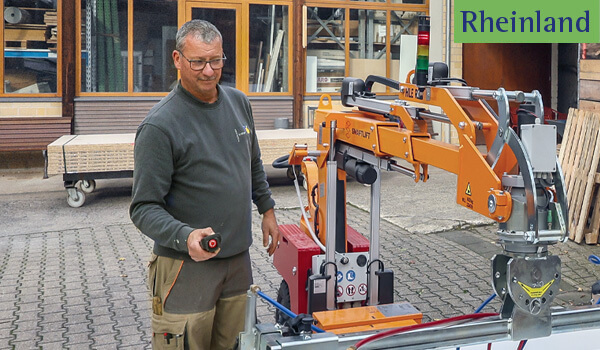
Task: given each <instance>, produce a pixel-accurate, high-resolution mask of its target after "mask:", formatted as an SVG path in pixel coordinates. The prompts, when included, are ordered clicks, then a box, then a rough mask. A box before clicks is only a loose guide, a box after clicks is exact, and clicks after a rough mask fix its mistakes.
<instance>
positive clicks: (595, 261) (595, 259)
mask: <svg viewBox="0 0 600 350" xmlns="http://www.w3.org/2000/svg"><path fill="white" fill-rule="evenodd" d="M588 260H589V261H590V262H591V263H592V264H596V265H600V258H599V257H598V256H596V255H594V254H592V255H590V256H588Z"/></svg>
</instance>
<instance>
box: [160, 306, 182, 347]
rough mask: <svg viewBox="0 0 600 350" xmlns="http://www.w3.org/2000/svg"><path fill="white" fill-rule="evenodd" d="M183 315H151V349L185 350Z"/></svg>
mask: <svg viewBox="0 0 600 350" xmlns="http://www.w3.org/2000/svg"><path fill="white" fill-rule="evenodd" d="M186 324H187V319H186V317H185V316H184V315H173V314H163V315H157V314H152V332H153V335H152V348H153V349H155V350H167V349H177V350H179V349H185V341H186V340H185V336H186V334H185V327H186Z"/></svg>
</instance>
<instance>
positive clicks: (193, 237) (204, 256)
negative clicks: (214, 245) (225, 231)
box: [187, 227, 221, 261]
mask: <svg viewBox="0 0 600 350" xmlns="http://www.w3.org/2000/svg"><path fill="white" fill-rule="evenodd" d="M214 233H215V232H214V231H213V230H212V228H210V227H207V228H199V229H195V230H194V231H192V233H190V235H189V236H188V239H187V247H188V252H189V254H190V258H192V260H194V261H204V260H208V259H210V258H213V257H215V256H216V255H217V254H218V253H219V251H220V250H221V248H219V249H218V250H217V251H215V252H213V253H209V252H207V251H206V250H204V249H202V247H201V246H200V241H201V240H202V238H204V237H206V236H210V235H212V234H214Z"/></svg>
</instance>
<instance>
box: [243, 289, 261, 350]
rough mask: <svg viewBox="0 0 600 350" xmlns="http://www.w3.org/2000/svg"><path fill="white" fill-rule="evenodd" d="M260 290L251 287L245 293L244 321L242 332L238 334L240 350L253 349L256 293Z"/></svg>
mask: <svg viewBox="0 0 600 350" xmlns="http://www.w3.org/2000/svg"><path fill="white" fill-rule="evenodd" d="M258 290H260V288H259V287H258V286H256V285H251V286H250V289H248V291H247V292H246V320H245V321H244V322H245V324H244V332H242V333H240V349H248V348H253V347H254V337H255V335H254V332H255V330H254V328H255V327H256V292H257V291H258Z"/></svg>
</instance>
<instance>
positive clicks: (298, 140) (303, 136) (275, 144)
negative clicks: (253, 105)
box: [256, 129, 317, 165]
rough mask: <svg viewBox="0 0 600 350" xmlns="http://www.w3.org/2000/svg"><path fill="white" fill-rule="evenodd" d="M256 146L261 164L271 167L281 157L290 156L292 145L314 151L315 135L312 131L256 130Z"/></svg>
mask: <svg viewBox="0 0 600 350" xmlns="http://www.w3.org/2000/svg"><path fill="white" fill-rule="evenodd" d="M256 137H258V144H259V146H260V153H261V156H262V161H263V164H265V165H271V164H272V163H273V161H274V160H275V159H277V158H279V157H281V156H283V155H286V154H290V152H291V151H292V148H293V147H294V144H305V145H308V149H309V150H313V151H314V150H316V149H317V148H316V145H317V133H316V132H315V131H314V130H313V129H279V130H257V131H256Z"/></svg>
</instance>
